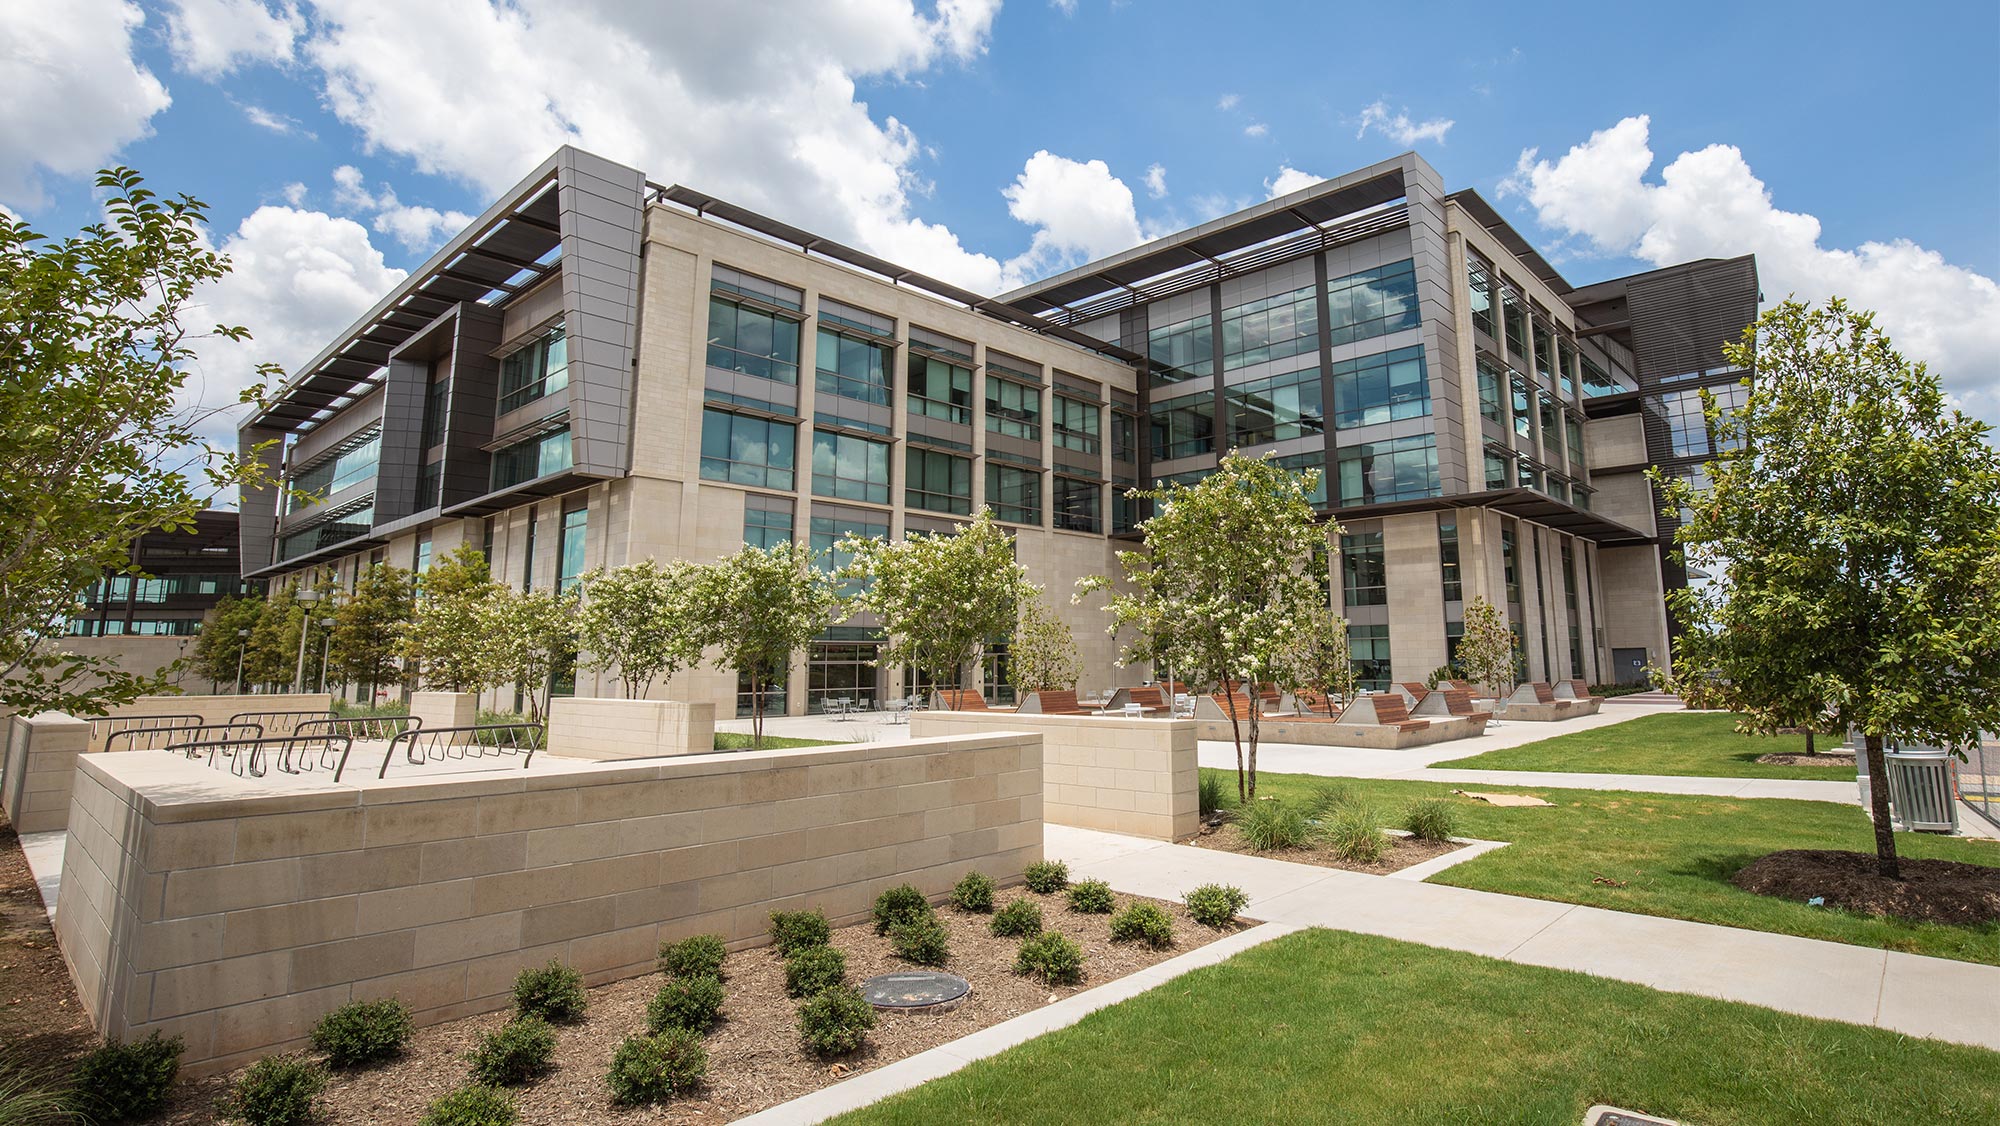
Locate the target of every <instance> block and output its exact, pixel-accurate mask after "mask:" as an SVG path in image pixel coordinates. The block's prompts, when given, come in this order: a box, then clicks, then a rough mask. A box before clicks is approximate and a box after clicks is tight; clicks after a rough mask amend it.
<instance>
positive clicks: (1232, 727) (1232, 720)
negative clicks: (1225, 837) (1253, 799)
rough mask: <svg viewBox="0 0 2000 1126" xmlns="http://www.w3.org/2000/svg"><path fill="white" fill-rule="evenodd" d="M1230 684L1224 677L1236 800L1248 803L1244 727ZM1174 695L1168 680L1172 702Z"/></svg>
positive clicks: (1248, 790) (1168, 695)
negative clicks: (1233, 761)
mask: <svg viewBox="0 0 2000 1126" xmlns="http://www.w3.org/2000/svg"><path fill="white" fill-rule="evenodd" d="M1229 685H1230V680H1229V678H1228V677H1226V676H1225V677H1223V678H1222V698H1223V699H1224V700H1227V701H1229V735H1230V738H1232V739H1234V740H1236V800H1237V801H1238V802H1242V803H1246V804H1247V803H1248V802H1249V801H1250V785H1249V778H1248V777H1247V776H1246V775H1245V774H1244V772H1243V765H1244V764H1243V727H1242V724H1241V723H1240V722H1239V721H1238V720H1237V718H1236V692H1235V690H1234V689H1232V688H1230V686H1229ZM1173 695H1174V686H1173V682H1172V681H1168V682H1167V691H1166V696H1167V702H1168V703H1170V704H1171V703H1172V702H1173Z"/></svg>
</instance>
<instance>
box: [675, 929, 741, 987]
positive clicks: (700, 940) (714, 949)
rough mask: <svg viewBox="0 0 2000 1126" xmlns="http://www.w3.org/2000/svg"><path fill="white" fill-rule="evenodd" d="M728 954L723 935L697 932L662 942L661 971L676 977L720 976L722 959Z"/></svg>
mask: <svg viewBox="0 0 2000 1126" xmlns="http://www.w3.org/2000/svg"><path fill="white" fill-rule="evenodd" d="M728 956H729V948H728V947H727V946H724V945H723V943H722V936H721V935H719V934H697V935H693V936H690V937H688V938H683V939H681V940H680V941H679V942H668V943H662V944H661V946H660V972H661V973H665V974H672V975H673V976H674V977H713V978H720V977H721V976H722V960H723V959H724V958H726V957H728Z"/></svg>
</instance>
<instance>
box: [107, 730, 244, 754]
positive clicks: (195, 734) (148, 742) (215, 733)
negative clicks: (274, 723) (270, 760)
mask: <svg viewBox="0 0 2000 1126" xmlns="http://www.w3.org/2000/svg"><path fill="white" fill-rule="evenodd" d="M263 737H264V729H263V728H262V727H260V726H258V725H257V724H254V723H190V724H184V725H181V726H177V727H128V728H126V729H125V730H123V731H113V732H112V733H111V734H110V735H109V736H107V737H106V738H105V740H104V750H105V752H106V753H107V754H108V753H110V752H113V751H158V750H163V749H165V748H166V747H169V746H172V745H174V744H176V743H198V742H224V743H226V742H238V741H241V740H244V739H261V738H263ZM120 740H124V742H125V744H126V745H125V746H120V745H119V741H120ZM141 744H144V745H141Z"/></svg>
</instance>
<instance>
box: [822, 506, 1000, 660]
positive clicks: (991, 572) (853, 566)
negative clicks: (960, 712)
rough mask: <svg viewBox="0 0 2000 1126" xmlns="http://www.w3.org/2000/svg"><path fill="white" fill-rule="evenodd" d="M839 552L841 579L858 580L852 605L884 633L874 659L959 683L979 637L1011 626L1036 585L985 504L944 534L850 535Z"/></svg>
mask: <svg viewBox="0 0 2000 1126" xmlns="http://www.w3.org/2000/svg"><path fill="white" fill-rule="evenodd" d="M838 550H839V551H841V552H843V553H846V554H849V555H851V556H852V559H853V561H852V562H850V563H849V564H848V565H847V566H846V567H844V568H842V569H841V571H840V575H841V577H842V578H846V579H855V580H861V581H862V583H863V584H864V585H863V586H862V588H861V590H860V591H859V592H858V593H857V594H856V595H855V596H854V608H855V609H856V610H860V611H869V612H872V613H874V614H875V615H876V617H877V618H878V619H879V620H880V621H881V623H882V629H883V631H884V632H885V633H887V634H888V635H889V639H888V641H887V642H886V643H885V644H884V645H883V646H882V649H881V654H880V657H879V658H878V659H879V660H880V661H881V663H883V664H889V665H912V666H914V667H915V668H916V669H917V670H918V671H919V672H920V673H924V674H927V675H929V676H930V677H931V678H932V679H933V682H934V683H937V684H940V685H942V684H945V683H947V682H949V683H951V684H954V685H959V684H962V683H964V682H963V681H962V680H961V679H960V678H961V677H963V676H966V675H969V673H970V666H971V665H972V664H973V662H974V661H976V660H978V658H979V654H980V651H981V649H982V648H983V647H984V646H985V644H986V642H987V641H988V640H989V639H991V638H996V637H1005V636H1006V635H1008V634H1009V633H1012V632H1013V630H1014V624H1015V622H1016V621H1017V620H1018V619H1019V616H1020V612H1021V602H1022V600H1023V599H1025V598H1029V597H1032V596H1033V594H1034V591H1035V586H1034V584H1032V583H1030V582H1029V581H1028V571H1027V568H1025V567H1023V566H1021V564H1020V563H1018V562H1016V561H1015V559H1014V537H1013V536H1012V535H1010V534H1009V533H1008V532H1007V531H1006V530H1005V529H1003V528H1001V527H1000V525H999V524H997V523H995V522H994V519H993V513H992V512H991V511H990V510H988V509H980V511H979V515H977V516H975V517H973V519H972V522H971V523H969V524H961V525H959V528H958V530H957V531H956V532H954V533H952V534H950V535H928V534H925V533H921V532H918V533H912V534H911V535H909V536H907V537H905V538H904V539H902V540H900V541H897V542H890V541H888V540H880V539H872V538H869V539H864V538H862V537H859V536H849V537H847V538H846V539H843V540H841V541H840V545H839V547H838ZM975 683H976V678H975Z"/></svg>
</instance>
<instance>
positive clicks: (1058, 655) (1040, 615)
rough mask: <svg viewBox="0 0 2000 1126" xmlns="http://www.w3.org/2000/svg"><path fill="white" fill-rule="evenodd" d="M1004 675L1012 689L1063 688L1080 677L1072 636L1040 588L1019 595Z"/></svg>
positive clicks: (1058, 690)
mask: <svg viewBox="0 0 2000 1126" xmlns="http://www.w3.org/2000/svg"><path fill="white" fill-rule="evenodd" d="M1007 657H1008V665H1007V668H1008V679H1009V680H1010V681H1011V682H1012V683H1013V685H1014V690H1015V691H1016V692H1019V693H1022V694H1026V693H1029V692H1067V691H1069V690H1071V689H1073V688H1075V687H1076V682H1077V681H1079V680H1081V679H1083V663H1082V661H1081V659H1080V658H1079V657H1078V655H1077V651H1076V637H1075V635H1073V634H1072V633H1071V632H1070V628H1069V625H1068V624H1067V623H1065V622H1064V621H1063V620H1062V619H1061V618H1060V617H1058V616H1057V615H1056V612H1055V611H1054V610H1053V609H1051V608H1050V607H1049V605H1048V604H1047V603H1045V602H1043V601H1042V598H1041V596H1040V592H1039V591H1037V592H1036V593H1035V594H1032V595H1028V596H1026V597H1023V598H1022V599H1021V619H1020V621H1019V622H1017V623H1016V624H1015V626H1014V638H1013V640H1012V641H1011V642H1010V643H1009V644H1008V646H1007Z"/></svg>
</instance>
